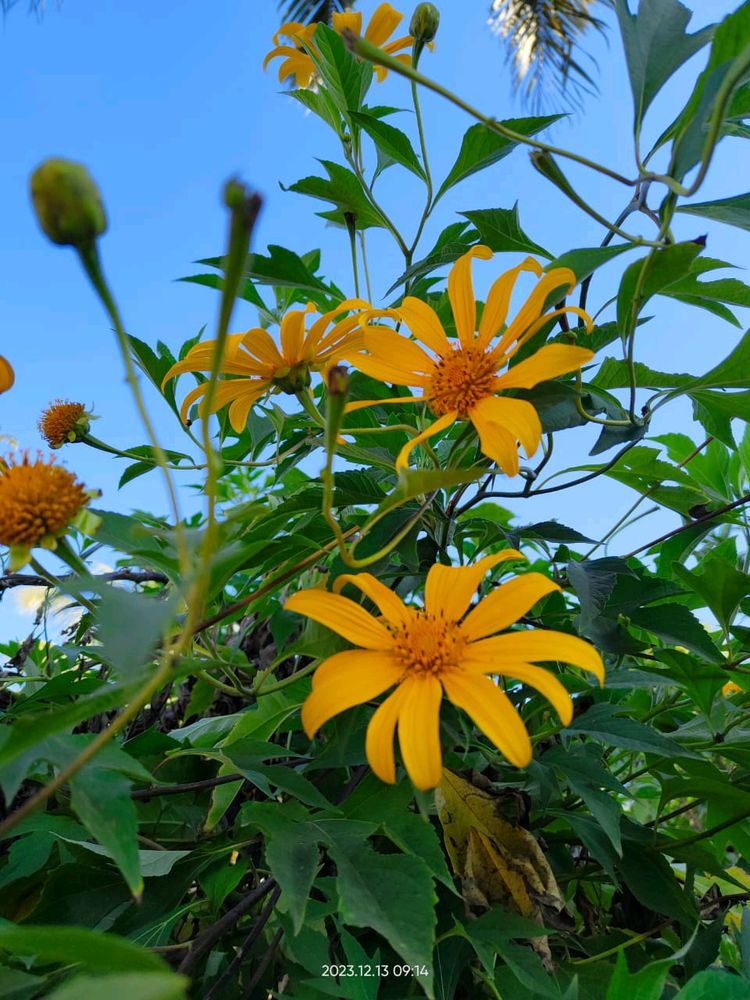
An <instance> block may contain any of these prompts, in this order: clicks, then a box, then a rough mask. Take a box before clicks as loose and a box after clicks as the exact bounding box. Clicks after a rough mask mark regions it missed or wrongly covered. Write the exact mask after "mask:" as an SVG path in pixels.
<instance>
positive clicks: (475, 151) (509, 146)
mask: <svg viewBox="0 0 750 1000" xmlns="http://www.w3.org/2000/svg"><path fill="white" fill-rule="evenodd" d="M562 117H564V116H563V115H545V116H542V117H536V118H509V119H506V120H505V121H501V122H500V124H501V125H504V126H505V127H506V128H508V129H511V130H512V131H513V132H517V133H519V134H520V135H525V136H530V135H536V134H537V132H541V131H542V129H545V128H547V127H548V126H549V125H552V124H553V122H556V121H559V120H560V118H562ZM517 145H518V143H517V142H516V141H515V140H512V139H506V138H505V137H504V136H501V135H498V133H497V132H493V131H492V129H489V128H487V126H486V125H482V124H477V125H472V126H471V128H469V129H468V130H467V131H466V133H465V135H464V137H463V140H462V142H461V149H460V150H459V153H458V157H457V158H456V162H455V163H454V164H453V166H452V167H451V169H450V170H449V171H448V176H447V177H446V178H445V180H444V181H443V183H442V184H441V186H440V190H439V191H438V193H437V195H436V196H435V201H437V200H438V199H439V198H442V196H443V195H444V194H445V192H446V191H447V190H448V188H451V187H453V186H454V184H458V182H459V181H462V180H464V178H466V177H470V176H471V175H472V174H474V173H476V172H477V170H484V169H485V167H490V166H492V164H493V163H497V162H498V161H499V160H502V159H503V157H505V156H507V155H508V153H510V152H512V151H513V150H514V149H515V148H516V146H517Z"/></svg>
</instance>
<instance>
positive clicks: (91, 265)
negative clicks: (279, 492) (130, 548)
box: [77, 244, 189, 573]
mask: <svg viewBox="0 0 750 1000" xmlns="http://www.w3.org/2000/svg"><path fill="white" fill-rule="evenodd" d="M77 249H78V256H79V259H80V261H81V264H82V265H83V269H84V271H85V272H86V274H87V275H88V278H89V281H90V282H91V284H92V285H93V287H94V291H95V292H96V293H97V295H98V296H99V298H100V300H101V302H102V305H103V306H104V308H105V310H106V312H107V314H108V315H109V318H110V320H111V321H112V325H113V327H114V331H115V336H116V337H117V344H118V346H119V348H120V355H121V357H122V362H123V365H124V367H125V379H126V381H127V383H128V385H129V387H130V391H131V392H132V394H133V399H134V401H135V405H136V409H137V410H138V414H139V416H140V418H141V423H142V424H143V427H144V430H145V431H146V436H147V437H148V439H149V443H150V445H151V447H152V448H153V451H154V457H155V459H156V463H157V465H158V466H159V468H160V469H161V471H162V475H163V477H164V485H165V487H166V490H167V496H168V497H169V504H170V507H171V508H172V517H173V519H174V526H175V541H176V544H177V551H178V555H179V560H180V568H181V570H182V572H183V573H186V572H187V571H188V567H189V556H188V550H187V544H186V541H185V532H184V528H183V524H182V516H181V514H180V507H179V503H178V501H177V493H176V492H175V488H174V483H173V482H172V477H171V475H170V473H169V466H168V463H167V458H166V455H165V454H164V451H163V449H162V447H161V445H160V444H159V440H158V438H157V436H156V431H155V430H154V426H153V424H152V423H151V418H150V417H149V415H148V411H147V410H146V404H145V402H144V400H143V395H142V393H141V388H140V385H139V384H138V376H137V375H136V371H135V365H134V364H133V358H132V356H131V353H130V341H129V340H128V335H127V334H126V333H125V328H124V327H123V325H122V321H121V319H120V313H119V311H118V309H117V305H116V304H115V300H114V298H113V297H112V294H111V292H110V290H109V286H108V285H107V282H106V279H105V277H104V273H103V271H102V267H101V262H100V260H99V253H98V251H97V248H96V245H95V244H91V245H89V246H85V247H79V248H77Z"/></svg>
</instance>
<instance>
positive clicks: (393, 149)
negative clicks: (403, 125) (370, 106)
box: [352, 113, 425, 180]
mask: <svg viewBox="0 0 750 1000" xmlns="http://www.w3.org/2000/svg"><path fill="white" fill-rule="evenodd" d="M352 119H353V120H354V121H355V122H356V123H357V124H358V125H359V126H360V127H361V128H362V129H364V131H365V132H366V133H367V134H368V135H369V136H370V138H371V139H372V141H373V142H374V143H375V145H376V147H377V148H378V150H380V152H381V153H383V154H384V155H385V157H387V159H388V161H389V162H391V163H400V164H401V166H402V167H406V169H407V170H410V171H411V172H412V173H413V174H416V175H417V177H419V178H420V179H421V180H424V176H425V173H424V170H423V168H422V164H421V163H420V162H419V158H418V157H417V154H416V153H415V152H414V148H413V146H412V144H411V142H410V140H409V137H408V136H407V135H406V134H405V133H404V132H402V131H401V130H400V129H397V128H395V127H394V126H393V125H389V124H388V123H387V122H384V121H381V120H380V119H379V118H374V117H373V116H372V115H367V114H361V113H359V114H353V115H352Z"/></svg>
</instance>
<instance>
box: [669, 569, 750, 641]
mask: <svg viewBox="0 0 750 1000" xmlns="http://www.w3.org/2000/svg"><path fill="white" fill-rule="evenodd" d="M700 568H701V572H700V573H697V572H695V571H694V570H689V569H686V568H685V567H684V566H681V565H680V564H679V563H675V564H674V566H673V567H672V570H673V572H674V574H675V576H676V577H677V579H678V580H680V581H681V582H682V583H684V584H685V586H686V587H689V588H690V590H692V591H694V592H695V593H696V594H698V596H699V597H700V598H701V599H702V600H703V601H704V602H705V606H706V607H707V608H710V609H711V611H713V613H714V614H715V615H716V618H717V619H718V621H719V624H720V625H721V626H722V628H728V626H729V624H730V622H731V620H732V618H733V617H734V615H735V614H736V612H737V609H738V608H739V606H740V601H741V600H743V598H745V597H747V596H748V594H750V576H748V574H747V573H742V572H740V570H738V569H735V567H734V566H732V565H730V564H729V563H728V562H727V561H726V560H725V559H721V558H714V559H712V558H710V557H709V558H707V559H706V560H704V562H703V563H702V564H701V567H700Z"/></svg>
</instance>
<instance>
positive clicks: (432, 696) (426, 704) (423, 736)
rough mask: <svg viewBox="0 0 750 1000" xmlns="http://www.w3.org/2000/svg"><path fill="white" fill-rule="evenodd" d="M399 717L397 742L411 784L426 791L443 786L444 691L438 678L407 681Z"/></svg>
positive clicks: (404, 682)
mask: <svg viewBox="0 0 750 1000" xmlns="http://www.w3.org/2000/svg"><path fill="white" fill-rule="evenodd" d="M401 687H402V689H404V694H403V695H402V698H403V701H402V703H401V710H400V712H399V716H398V742H399V745H400V747H401V756H402V757H403V759H404V767H405V768H406V771H407V773H408V775H409V777H410V778H411V780H412V783H413V784H414V785H415V787H416V788H418V789H419V790H420V791H423V792H426V791H428V789H430V788H435V786H436V785H439V784H440V779H441V776H442V770H443V758H442V754H441V752H440V702H441V701H442V699H443V690H442V688H441V686H440V681H439V680H437V678H435V677H424V678H416V677H413V678H407V679H406V680H405V681H403V683H402V684H401Z"/></svg>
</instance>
